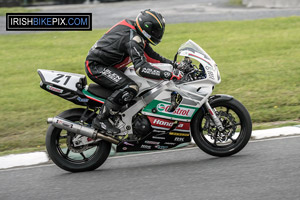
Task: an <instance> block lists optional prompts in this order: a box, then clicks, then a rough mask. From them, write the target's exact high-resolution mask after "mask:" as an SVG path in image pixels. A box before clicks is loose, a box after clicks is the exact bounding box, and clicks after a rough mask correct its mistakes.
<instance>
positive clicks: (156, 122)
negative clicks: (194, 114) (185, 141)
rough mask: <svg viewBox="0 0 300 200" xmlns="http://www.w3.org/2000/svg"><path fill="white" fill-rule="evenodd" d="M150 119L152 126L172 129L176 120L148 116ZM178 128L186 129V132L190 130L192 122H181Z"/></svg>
mask: <svg viewBox="0 0 300 200" xmlns="http://www.w3.org/2000/svg"><path fill="white" fill-rule="evenodd" d="M148 119H149V121H150V123H151V125H152V126H158V127H162V128H168V129H170V128H171V127H172V126H173V124H174V121H171V120H168V119H161V118H156V117H151V116H148ZM176 129H178V130H185V131H186V132H187V131H189V130H190V123H189V122H179V123H178V125H177V127H176Z"/></svg>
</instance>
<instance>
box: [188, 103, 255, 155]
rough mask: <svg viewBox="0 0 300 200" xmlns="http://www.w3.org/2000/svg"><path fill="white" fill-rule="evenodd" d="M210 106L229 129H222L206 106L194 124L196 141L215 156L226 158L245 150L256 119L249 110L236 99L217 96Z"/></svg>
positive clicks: (193, 130) (205, 150) (197, 115)
mask: <svg viewBox="0 0 300 200" xmlns="http://www.w3.org/2000/svg"><path fill="white" fill-rule="evenodd" d="M210 105H211V107H212V108H213V109H214V110H215V113H216V115H217V116H218V117H219V119H220V121H221V122H222V125H223V127H224V128H225V129H224V130H223V131H219V130H218V129H217V127H216V125H215V124H214V122H213V120H212V119H211V117H210V114H209V113H208V112H207V111H206V109H204V108H203V109H202V110H200V111H199V112H198V113H197V114H196V115H195V116H194V118H193V121H192V124H191V126H192V128H191V129H192V136H193V139H194V141H195V143H196V144H197V145H198V147H199V148H200V149H202V150H203V151H204V152H206V153H208V154H210V155H213V156H219V157H225V156H230V155H233V154H235V153H237V152H239V151H241V150H242V149H243V148H244V147H245V146H246V144H247V143H248V141H249V139H250V137H251V132H252V122H251V118H250V115H249V113H248V111H247V109H246V108H245V107H244V106H243V105H242V104H241V103H240V102H239V101H237V100H235V99H233V98H231V99H222V98H220V99H216V100H213V101H212V102H210Z"/></svg>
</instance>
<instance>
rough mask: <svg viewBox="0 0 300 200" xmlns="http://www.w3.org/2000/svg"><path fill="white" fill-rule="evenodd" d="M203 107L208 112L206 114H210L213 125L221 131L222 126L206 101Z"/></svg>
mask: <svg viewBox="0 0 300 200" xmlns="http://www.w3.org/2000/svg"><path fill="white" fill-rule="evenodd" d="M205 107H206V109H207V110H208V113H209V114H210V116H211V118H212V120H213V121H214V123H215V125H216V126H217V129H218V130H219V131H223V130H224V127H223V125H222V122H221V121H220V119H219V118H218V117H217V115H216V112H215V110H214V109H213V108H212V107H211V106H210V105H209V103H208V101H206V102H205Z"/></svg>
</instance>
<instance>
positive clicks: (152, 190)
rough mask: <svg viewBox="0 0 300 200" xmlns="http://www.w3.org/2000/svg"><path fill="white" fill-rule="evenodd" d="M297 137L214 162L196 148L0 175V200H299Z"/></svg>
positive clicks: (258, 144) (261, 144) (256, 144)
mask: <svg viewBox="0 0 300 200" xmlns="http://www.w3.org/2000/svg"><path fill="white" fill-rule="evenodd" d="M299 143H300V137H287V138H280V139H273V140H265V141H255V142H250V143H249V144H248V146H246V148H245V149H244V150H243V151H241V152H240V153H239V154H237V155H235V156H232V157H227V158H215V157H211V156H209V155H206V154H204V153H203V152H202V151H200V149H198V148H190V149H183V150H176V151H162V152H159V153H150V154H144V155H141V154H140V155H131V156H123V157H112V158H109V159H108V160H107V162H106V163H105V164H104V165H103V166H102V167H100V168H99V169H98V170H95V171H92V172H86V173H76V174H72V173H68V172H65V171H63V170H61V169H59V168H58V167H56V166H55V165H53V164H50V165H42V166H37V167H29V168H17V169H9V170H2V171H0V180H1V185H0V199H1V200H19V199H20V200H34V199H55V200H60V199H61V200H77V199H101V200H102V199H103V200H110V199H122V200H132V199H147V200H148V199H149V200H150V199H151V200H152V199H159V200H161V199H164V200H167V199H172V200H175V199H178V200H182V199H186V200H189V199H191V200H195V199H221V200H222V199H224V200H225V199H226V200H228V199H233V200H234V199H236V200H241V199H243V200H248V199H259V200H270V199H272V200H282V199H285V200H295V199H300V191H299V189H300V186H299V185H300V178H299V177H300V171H299V168H300V156H299V152H300V145H299Z"/></svg>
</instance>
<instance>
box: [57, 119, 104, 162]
mask: <svg viewBox="0 0 300 200" xmlns="http://www.w3.org/2000/svg"><path fill="white" fill-rule="evenodd" d="M71 121H74V120H71ZM75 136H76V135H75V134H73V133H70V132H67V131H66V130H62V129H57V132H56V137H55V148H56V151H57V152H58V154H59V155H60V156H61V157H62V158H64V159H66V160H67V161H69V162H71V163H74V164H83V163H87V162H89V161H90V160H92V159H93V158H94V157H95V155H96V153H97V152H98V151H99V150H100V149H99V148H100V146H99V145H98V144H99V143H93V144H90V145H84V146H80V147H74V146H72V142H71V141H72V139H73V138H74V137H75Z"/></svg>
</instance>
